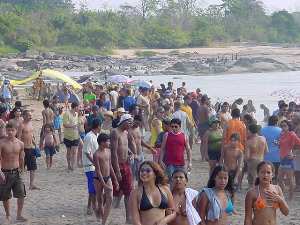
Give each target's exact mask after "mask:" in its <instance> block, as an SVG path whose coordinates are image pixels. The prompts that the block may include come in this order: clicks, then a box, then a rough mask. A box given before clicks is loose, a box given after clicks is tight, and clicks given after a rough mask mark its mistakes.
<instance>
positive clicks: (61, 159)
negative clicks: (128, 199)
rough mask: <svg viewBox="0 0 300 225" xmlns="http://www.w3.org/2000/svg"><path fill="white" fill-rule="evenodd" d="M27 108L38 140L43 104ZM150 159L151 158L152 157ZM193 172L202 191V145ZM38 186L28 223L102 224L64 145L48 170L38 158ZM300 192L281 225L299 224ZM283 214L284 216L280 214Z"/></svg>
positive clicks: (117, 214)
mask: <svg viewBox="0 0 300 225" xmlns="http://www.w3.org/2000/svg"><path fill="white" fill-rule="evenodd" d="M22 101H23V104H24V105H28V108H29V109H33V110H34V113H33V123H34V127H35V128H36V130H35V131H36V137H38V136H39V135H38V134H39V132H40V128H41V110H42V103H41V102H36V101H34V102H33V101H29V100H22ZM147 157H149V158H151V156H150V155H148V156H147ZM192 159H193V162H192V163H193V171H192V173H191V175H190V181H189V186H190V187H192V188H194V189H196V190H201V188H202V187H203V186H204V185H205V184H206V182H207V179H208V164H207V163H206V162H202V161H201V160H200V153H199V146H198V145H194V146H193V157H192ZM24 180H25V185H26V187H28V183H29V174H28V173H25V174H24ZM36 183H37V185H38V186H39V187H40V188H41V190H40V191H29V190H27V197H26V199H25V206H24V215H25V216H26V217H27V218H28V219H29V221H28V222H27V223H25V224H36V225H50V224H51V225H52V224H53V225H54V224H64V225H69V224H78V225H85V224H91V225H93V224H100V222H97V221H96V219H95V216H86V215H85V211H86V203H87V190H86V181H85V175H84V173H83V169H81V168H76V169H75V171H74V172H67V168H66V160H65V147H64V146H63V145H61V151H60V152H59V153H57V154H56V155H55V156H54V166H53V168H52V169H51V170H50V171H47V169H46V165H45V155H44V154H42V157H41V158H39V159H38V170H37V176H36ZM246 187H247V184H246V179H245V180H244V185H243V191H242V193H240V194H237V204H236V207H237V211H238V215H234V216H233V217H232V219H233V224H234V225H241V224H243V219H244V197H245V191H246ZM299 201H300V193H299V192H296V195H295V198H294V200H293V202H291V203H289V205H290V215H289V216H288V217H283V216H281V215H280V216H278V224H289V225H298V224H300V219H299V217H298V214H299V212H300V206H299V204H297V203H299ZM11 205H12V218H13V221H12V224H20V225H21V224H24V223H15V215H16V213H15V212H16V211H15V209H16V200H15V199H13V200H12V201H11ZM278 214H280V213H278ZM124 217H125V210H124V205H123V204H122V205H121V208H120V209H113V210H112V213H111V215H110V218H109V219H108V224H110V225H123V224H125V222H124V221H125V219H124ZM3 218H4V209H3V207H1V209H0V224H2V223H3Z"/></svg>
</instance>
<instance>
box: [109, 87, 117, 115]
mask: <svg viewBox="0 0 300 225" xmlns="http://www.w3.org/2000/svg"><path fill="white" fill-rule="evenodd" d="M118 89H119V88H118V86H116V87H114V88H113V90H112V91H111V92H110V93H109V95H110V101H111V110H112V111H113V112H114V111H115V110H116V109H117V106H118V98H119V93H118Z"/></svg>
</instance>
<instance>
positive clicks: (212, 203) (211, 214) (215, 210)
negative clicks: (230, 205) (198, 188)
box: [201, 188, 222, 221]
mask: <svg viewBox="0 0 300 225" xmlns="http://www.w3.org/2000/svg"><path fill="white" fill-rule="evenodd" d="M203 192H204V193H205V194H206V196H207V198H208V200H209V209H208V212H207V220H209V221H215V220H219V219H220V217H221V215H222V206H221V204H220V201H219V199H218V197H217V196H216V194H215V192H214V190H213V189H212V188H203V191H202V192H201V193H203Z"/></svg>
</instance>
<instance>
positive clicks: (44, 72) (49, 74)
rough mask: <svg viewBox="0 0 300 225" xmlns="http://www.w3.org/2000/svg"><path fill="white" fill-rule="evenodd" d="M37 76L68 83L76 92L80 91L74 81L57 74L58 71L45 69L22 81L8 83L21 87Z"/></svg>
mask: <svg viewBox="0 0 300 225" xmlns="http://www.w3.org/2000/svg"><path fill="white" fill-rule="evenodd" d="M39 76H42V77H49V78H53V79H59V80H61V81H63V82H66V83H68V84H69V85H72V87H73V88H74V89H76V90H80V89H82V86H81V85H80V84H79V83H78V82H76V81H75V80H73V79H72V78H70V77H68V76H67V75H65V74H63V73H61V72H59V71H55V70H50V69H45V70H41V71H37V72H35V73H34V74H32V75H31V76H30V77H27V78H26V79H24V80H11V81H10V83H11V84H12V85H13V86H15V85H22V84H26V83H28V82H30V81H33V80H35V79H37V78H38V77H39Z"/></svg>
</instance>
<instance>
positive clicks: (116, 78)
mask: <svg viewBox="0 0 300 225" xmlns="http://www.w3.org/2000/svg"><path fill="white" fill-rule="evenodd" d="M108 81H109V82H111V83H117V84H122V83H129V82H130V81H131V79H130V78H129V77H127V76H125V75H113V76H111V77H109V78H108Z"/></svg>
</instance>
